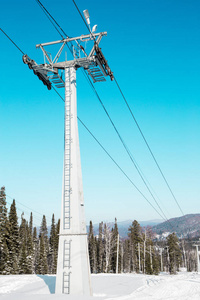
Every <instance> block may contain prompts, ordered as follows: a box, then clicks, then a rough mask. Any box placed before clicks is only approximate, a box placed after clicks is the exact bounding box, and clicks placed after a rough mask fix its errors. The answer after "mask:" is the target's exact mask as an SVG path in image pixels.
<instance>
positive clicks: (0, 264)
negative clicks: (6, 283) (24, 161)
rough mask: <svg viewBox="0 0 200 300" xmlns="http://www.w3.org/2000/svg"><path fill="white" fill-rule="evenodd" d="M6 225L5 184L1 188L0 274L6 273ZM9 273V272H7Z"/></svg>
mask: <svg viewBox="0 0 200 300" xmlns="http://www.w3.org/2000/svg"><path fill="white" fill-rule="evenodd" d="M6 226H7V207H6V193H5V187H4V186H3V187H2V188H1V190H0V274H5V272H7V271H6V267H7V261H8V260H9V257H8V247H7V243H6V238H5V236H6V231H7V229H6ZM6 274H7V273H6Z"/></svg>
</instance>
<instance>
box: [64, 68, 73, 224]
mask: <svg viewBox="0 0 200 300" xmlns="http://www.w3.org/2000/svg"><path fill="white" fill-rule="evenodd" d="M65 72H67V76H68V77H69V80H67V81H66V83H65V89H66V99H65V154H64V155H65V157H64V210H63V211H64V229H70V218H71V216H70V194H71V192H72V191H71V187H70V172H71V89H70V70H69V69H66V70H65Z"/></svg>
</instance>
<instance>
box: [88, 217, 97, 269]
mask: <svg viewBox="0 0 200 300" xmlns="http://www.w3.org/2000/svg"><path fill="white" fill-rule="evenodd" d="M88 251H89V259H90V268H91V273H96V272H97V242H96V239H95V237H94V231H93V225H92V221H90V225H89V235H88Z"/></svg>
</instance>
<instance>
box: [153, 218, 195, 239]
mask: <svg viewBox="0 0 200 300" xmlns="http://www.w3.org/2000/svg"><path fill="white" fill-rule="evenodd" d="M172 227H173V228H172ZM152 230H153V232H155V233H156V234H158V235H162V234H165V233H166V232H169V233H172V232H176V234H177V235H178V236H179V237H189V238H194V237H198V236H200V214H189V215H185V216H182V217H179V218H173V219H169V221H168V222H167V221H166V222H163V223H160V224H157V225H155V226H153V227H152Z"/></svg>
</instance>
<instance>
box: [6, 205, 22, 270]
mask: <svg viewBox="0 0 200 300" xmlns="http://www.w3.org/2000/svg"><path fill="white" fill-rule="evenodd" d="M8 222H9V237H8V239H9V243H8V244H9V256H10V262H12V265H11V269H12V271H11V274H18V272H19V267H18V256H19V251H20V243H19V226H18V217H17V210H16V205H15V200H13V202H12V204H11V207H10V211H9V215H8Z"/></svg>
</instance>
